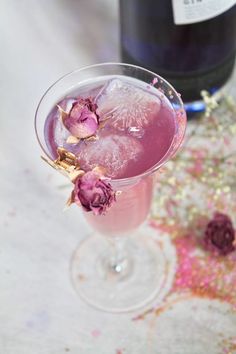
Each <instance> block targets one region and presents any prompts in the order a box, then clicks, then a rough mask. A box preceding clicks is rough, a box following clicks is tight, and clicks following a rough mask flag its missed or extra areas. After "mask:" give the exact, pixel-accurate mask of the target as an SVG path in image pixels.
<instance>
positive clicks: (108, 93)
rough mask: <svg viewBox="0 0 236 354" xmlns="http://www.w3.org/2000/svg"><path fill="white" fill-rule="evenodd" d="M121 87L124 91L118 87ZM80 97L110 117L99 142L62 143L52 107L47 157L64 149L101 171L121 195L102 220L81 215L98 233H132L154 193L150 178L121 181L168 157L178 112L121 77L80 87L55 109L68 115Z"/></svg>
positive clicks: (152, 92)
mask: <svg viewBox="0 0 236 354" xmlns="http://www.w3.org/2000/svg"><path fill="white" fill-rule="evenodd" d="M123 84H124V85H126V86H127V87H126V86H124V87H125V88H123V86H122V87H121V88H119V86H120V85H123ZM104 85H105V89H104V88H103V87H104ZM112 90H114V91H112ZM123 90H124V97H123V98H122V95H123ZM126 90H127V95H126V96H125V92H126ZM133 90H134V91H133ZM135 90H136V91H135ZM79 96H80V97H81V96H82V97H92V98H93V99H94V100H95V101H96V102H97V105H98V110H97V111H98V112H99V114H100V115H101V117H103V116H104V117H105V118H107V117H108V118H109V119H107V121H106V124H105V126H104V127H103V128H101V129H99V130H98V137H99V139H98V140H97V141H81V142H79V143H78V144H68V143H66V139H67V137H68V136H69V135H70V133H69V132H68V131H67V130H66V129H65V128H64V126H63V125H62V123H61V122H60V120H59V114H58V109H57V107H56V105H55V107H54V108H53V109H52V111H51V112H50V114H49V115H48V117H47V120H46V123H45V140H46V144H47V147H48V150H49V154H50V155H51V157H52V158H53V159H54V158H56V157H57V153H56V150H57V147H58V146H63V147H65V148H66V149H67V150H68V151H71V152H73V153H74V154H76V155H77V156H78V158H79V161H80V164H81V167H82V168H83V169H84V170H90V169H92V168H94V167H95V166H97V165H99V166H103V167H104V168H105V169H106V175H107V176H108V177H111V183H112V185H113V187H114V189H115V190H120V191H121V192H122V193H121V194H120V195H119V196H118V197H117V202H116V203H114V204H113V205H112V207H111V208H110V209H109V210H108V211H107V213H106V215H102V216H94V215H93V214H92V213H85V215H86V217H87V219H88V221H89V222H90V224H91V225H92V226H93V227H94V228H95V229H96V230H98V231H99V232H100V233H102V234H107V235H114V236H115V235H120V234H123V233H127V232H130V231H131V230H133V229H135V228H136V227H138V226H139V225H140V224H141V223H142V222H143V221H144V220H145V219H146V217H147V214H148V212H149V209H150V205H151V200H152V194H153V175H148V176H146V177H142V178H139V179H135V180H134V181H132V182H131V183H129V184H128V185H127V180H126V181H121V179H124V178H128V177H133V176H138V175H140V174H142V173H143V172H145V171H147V170H149V169H152V168H153V166H155V165H157V164H158V163H160V161H163V160H165V159H166V158H167V157H168V150H169V148H170V146H171V143H172V141H173V138H174V136H175V134H176V113H175V111H174V109H173V108H172V107H171V105H170V103H169V101H168V100H167V98H166V97H165V96H164V95H163V94H161V93H160V92H158V91H157V90H156V89H153V88H152V87H150V86H149V87H147V84H146V85H145V86H144V83H142V82H141V81H139V80H136V79H130V78H129V79H128V78H124V77H122V78H120V77H119V78H118V81H109V82H108V83H107V80H106V81H105V80H104V78H101V80H100V81H96V83H93V85H92V84H90V85H86V86H82V87H78V88H77V90H74V91H72V92H70V93H69V94H68V95H67V96H66V97H64V98H63V99H62V100H61V101H60V102H58V104H59V105H60V106H61V107H62V108H63V109H65V110H66V111H68V110H69V109H70V107H71V105H72V103H73V101H74V100H75V99H76V98H77V97H79ZM117 107H118V108H117ZM114 108H115V110H114ZM114 112H115V113H114Z"/></svg>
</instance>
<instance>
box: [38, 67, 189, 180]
mask: <svg viewBox="0 0 236 354" xmlns="http://www.w3.org/2000/svg"><path fill="white" fill-rule="evenodd" d="M105 66H121V67H131V68H135V69H138V70H140V71H143V72H146V73H149V74H151V75H153V76H154V77H153V78H155V77H156V78H158V79H160V80H162V82H164V83H165V84H166V85H167V86H169V88H170V90H172V92H173V93H174V94H175V96H176V97H177V99H178V100H179V103H180V109H183V110H184V111H185V109H184V104H183V101H182V99H181V98H180V96H179V94H178V93H177V91H176V90H175V88H174V87H173V86H172V85H171V84H170V83H169V82H168V81H167V80H166V79H164V78H163V77H162V76H160V75H158V74H156V73H155V72H153V71H151V70H148V69H146V68H143V67H141V66H138V65H134V64H128V63H121V62H104V63H98V64H92V65H87V66H83V67H81V68H78V69H75V70H72V71H70V72H68V73H66V74H64V75H62V76H61V77H59V78H58V79H57V80H56V81H54V82H53V83H52V84H51V85H50V86H49V87H48V89H47V90H46V91H45V92H44V94H43V95H42V97H41V99H40V101H39V103H38V105H37V108H36V112H35V116H34V130H35V133H36V138H37V141H38V143H39V145H40V147H41V149H42V151H43V152H44V154H45V155H46V156H47V157H48V158H50V160H51V156H50V155H49V154H48V153H47V152H46V150H45V148H44V147H43V144H42V143H41V140H40V138H39V134H38V130H37V117H38V112H39V109H40V106H41V103H42V102H43V100H44V98H45V97H46V95H47V94H48V92H50V91H51V90H52V89H53V87H54V86H55V85H56V84H57V83H58V82H60V81H62V80H63V79H64V78H66V77H68V76H70V75H73V74H75V73H79V72H80V71H84V70H88V69H92V68H96V67H105ZM125 76H127V75H125ZM140 81H142V80H140ZM150 84H151V83H150ZM156 89H157V88H156ZM157 90H158V89H157ZM185 114H186V113H185ZM185 131H186V124H185V126H184V130H183V134H182V137H181V139H180V141H179V143H178V146H177V148H176V151H178V149H179V147H180V145H181V143H182V141H183V139H184V136H185ZM173 143H174V137H173V140H172V142H171V144H170V146H169V148H168V150H167V151H166V153H165V154H164V156H163V157H162V158H161V160H160V161H158V162H157V163H156V164H155V165H153V166H152V167H150V168H149V169H147V170H145V171H144V172H142V173H140V174H138V175H135V176H131V177H125V178H111V181H112V183H115V184H131V183H132V182H134V183H135V182H136V181H138V180H140V179H142V178H144V177H147V176H149V175H151V174H152V173H154V172H156V171H157V170H158V169H159V168H160V167H161V166H163V165H164V164H165V163H166V162H168V161H169V160H170V159H171V156H170V158H166V156H168V153H169V151H170V150H171V148H172V145H173ZM172 156H173V155H172Z"/></svg>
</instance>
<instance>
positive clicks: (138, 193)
mask: <svg viewBox="0 0 236 354" xmlns="http://www.w3.org/2000/svg"><path fill="white" fill-rule="evenodd" d="M117 76H119V77H120V78H122V77H124V78H127V77H128V78H133V79H137V80H140V81H142V83H146V84H147V86H149V85H152V86H153V87H155V88H156V89H157V90H159V92H160V91H161V93H162V94H163V95H165V96H166V98H167V99H168V100H169V103H170V105H171V106H172V108H173V109H174V111H175V120H176V122H175V125H176V129H175V133H174V135H173V140H172V143H171V144H170V146H169V149H168V151H167V152H166V153H165V155H164V156H163V157H162V158H161V159H160V160H159V161H158V162H157V163H156V164H155V165H154V166H152V167H151V168H149V169H148V170H146V171H143V172H142V173H141V174H139V175H135V176H133V177H129V178H121V179H112V180H111V185H112V187H113V188H114V190H117V191H120V192H121V193H120V195H119V196H118V197H117V201H116V203H114V204H113V205H112V206H111V208H110V209H109V210H108V211H107V213H106V214H105V215H99V216H95V215H93V214H92V213H84V215H85V217H86V219H87V220H88V222H89V224H90V225H91V226H92V228H93V229H94V232H93V234H92V235H91V236H90V237H86V238H85V239H84V240H83V241H82V242H81V243H80V245H79V247H78V248H77V249H76V251H75V252H74V255H73V256H72V259H71V267H70V271H71V279H72V283H73V285H74V288H75V290H76V291H77V292H78V294H79V295H80V296H81V297H82V298H83V299H84V300H85V301H86V302H87V303H89V304H90V305H93V306H94V307H96V308H99V309H101V310H104V311H109V312H126V311H131V310H135V309H137V308H140V307H142V306H144V305H146V304H147V303H148V302H150V301H151V300H153V299H154V298H155V297H157V298H158V294H159V293H160V291H161V290H162V288H163V287H164V285H165V274H166V272H168V262H167V260H166V258H165V256H164V255H163V251H162V249H161V247H160V245H159V244H158V243H157V242H156V240H155V238H153V237H151V236H150V235H149V231H148V228H145V227H142V229H140V228H139V226H140V225H141V224H143V223H144V222H145V220H146V218H147V216H148V213H149V211H150V207H151V202H152V198H153V191H154V186H155V177H156V173H157V171H158V169H159V168H160V167H161V166H163V165H164V164H165V163H166V162H167V161H168V160H169V159H171V158H172V157H173V155H174V154H175V153H176V152H177V150H178V149H179V147H180V145H181V142H182V140H183V137H184V133H185V128H186V114H185V111H184V107H183V103H182V101H181V98H180V95H179V94H178V93H177V92H176V91H175V90H174V88H173V87H172V86H171V85H170V84H169V83H168V82H167V81H166V80H164V79H163V78H161V77H159V76H158V75H157V74H155V73H153V72H151V71H148V70H146V69H143V68H141V67H137V66H134V65H129V64H121V63H104V64H98V65H92V66H88V67H85V68H82V69H79V70H76V71H73V72H71V73H69V74H67V75H65V76H63V77H62V78H60V79H59V80H58V81H56V82H55V83H54V84H53V85H52V86H51V87H50V88H49V89H48V90H47V91H46V93H45V94H44V96H43V97H42V99H41V101H40V103H39V105H38V108H37V112H36V117H35V129H36V134H37V138H38V141H39V144H40V145H41V148H42V150H43V152H44V153H45V154H46V155H47V157H49V158H50V159H52V156H51V153H50V151H49V149H48V146H47V143H46V141H45V120H46V117H47V116H48V114H49V112H50V111H51V109H52V108H53V107H54V106H55V105H56V104H57V102H59V101H60V100H61V99H62V98H63V97H65V96H66V95H67V94H68V93H69V92H71V90H73V88H76V87H77V86H78V85H79V86H80V87H83V85H88V84H89V83H91V82H96V81H98V82H99V78H100V77H102V78H103V80H104V77H107V80H108V79H111V78H113V77H117ZM153 154H155V151H153ZM163 237H165V236H163Z"/></svg>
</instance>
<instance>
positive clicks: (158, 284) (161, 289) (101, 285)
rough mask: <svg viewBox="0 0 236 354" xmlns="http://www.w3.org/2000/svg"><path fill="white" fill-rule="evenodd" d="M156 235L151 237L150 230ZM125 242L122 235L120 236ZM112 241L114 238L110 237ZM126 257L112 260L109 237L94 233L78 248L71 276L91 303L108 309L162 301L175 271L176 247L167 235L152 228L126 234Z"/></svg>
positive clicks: (75, 284) (118, 310) (111, 310)
mask: <svg viewBox="0 0 236 354" xmlns="http://www.w3.org/2000/svg"><path fill="white" fill-rule="evenodd" d="M152 232H153V233H154V234H155V237H150V233H152ZM120 240H121V242H122V239H120ZM110 242H112V239H110ZM125 242H126V245H125V249H126V252H127V253H126V255H127V257H125V258H123V259H121V260H120V262H119V264H116V265H115V264H112V261H111V258H110V254H111V245H109V241H108V240H107V238H105V237H102V236H100V235H92V236H90V237H88V238H86V239H85V240H84V241H83V242H82V244H81V245H80V246H79V247H78V249H77V250H76V251H75V253H74V256H73V258H72V262H71V276H72V282H73V285H74V288H75V290H76V291H77V293H78V294H79V295H80V297H81V298H82V299H83V300H85V301H86V302H87V303H88V304H90V305H92V306H94V307H95V308H97V309H100V310H103V311H107V312H128V311H133V310H136V309H138V308H141V307H143V306H145V305H146V304H148V303H149V302H150V301H152V300H153V299H154V298H156V300H159V301H161V299H163V297H164V296H165V295H166V293H167V292H168V291H169V289H170V287H171V283H172V280H173V277H174V273H175V251H174V248H173V246H172V245H171V242H170V241H169V238H168V236H165V235H164V236H161V237H160V236H159V237H158V235H157V234H156V231H155V232H154V231H152V229H151V228H148V229H144V230H142V231H141V230H140V231H139V232H137V234H136V235H135V236H134V237H133V235H132V237H125Z"/></svg>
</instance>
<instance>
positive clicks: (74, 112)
mask: <svg viewBox="0 0 236 354" xmlns="http://www.w3.org/2000/svg"><path fill="white" fill-rule="evenodd" d="M96 109H97V105H96V104H95V103H92V101H91V100H90V99H89V98H86V99H83V98H79V99H78V100H77V101H75V102H74V103H73V104H72V107H71V109H70V111H69V113H66V112H65V111H63V110H62V109H61V108H60V107H59V110H60V114H61V119H62V122H63V124H64V126H65V128H66V129H67V130H68V131H69V132H70V133H71V134H72V135H73V136H74V137H76V138H78V139H86V138H89V137H91V136H93V135H94V134H95V132H96V130H97V129H98V125H99V116H98V114H97V113H96Z"/></svg>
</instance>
